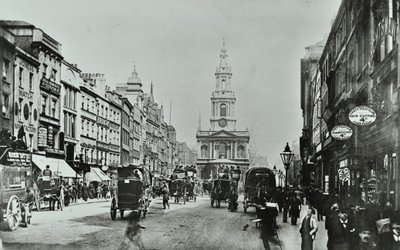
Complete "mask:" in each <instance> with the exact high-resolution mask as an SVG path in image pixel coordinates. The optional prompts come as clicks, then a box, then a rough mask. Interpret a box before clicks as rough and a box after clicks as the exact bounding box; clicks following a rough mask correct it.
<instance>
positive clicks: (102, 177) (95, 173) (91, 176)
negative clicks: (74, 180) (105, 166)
mask: <svg viewBox="0 0 400 250" xmlns="http://www.w3.org/2000/svg"><path fill="white" fill-rule="evenodd" d="M109 180H111V179H110V177H108V176H107V175H106V174H105V173H103V171H101V170H100V169H99V168H94V167H90V172H87V173H86V174H85V181H86V182H91V181H97V182H102V181H109Z"/></svg>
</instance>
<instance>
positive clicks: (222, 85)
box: [221, 79, 226, 89]
mask: <svg viewBox="0 0 400 250" xmlns="http://www.w3.org/2000/svg"><path fill="white" fill-rule="evenodd" d="M221 88H222V89H225V88H226V82H225V79H222V81H221Z"/></svg>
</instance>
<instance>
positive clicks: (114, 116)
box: [81, 95, 120, 123]
mask: <svg viewBox="0 0 400 250" xmlns="http://www.w3.org/2000/svg"><path fill="white" fill-rule="evenodd" d="M81 108H82V109H83V110H86V111H89V112H92V113H94V114H97V115H98V116H101V117H103V118H105V119H107V120H110V121H113V122H115V123H119V122H120V119H119V115H120V114H119V112H118V111H115V110H111V109H110V110H108V107H105V106H104V105H99V104H97V103H96V102H95V100H90V98H88V97H87V98H85V96H84V95H82V106H81Z"/></svg>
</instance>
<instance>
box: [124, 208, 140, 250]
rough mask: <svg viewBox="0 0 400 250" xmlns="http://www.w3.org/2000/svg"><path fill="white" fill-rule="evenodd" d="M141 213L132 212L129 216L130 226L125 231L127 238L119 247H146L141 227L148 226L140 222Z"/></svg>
mask: <svg viewBox="0 0 400 250" xmlns="http://www.w3.org/2000/svg"><path fill="white" fill-rule="evenodd" d="M139 221H140V214H139V213H137V212H132V213H131V214H130V215H129V216H128V227H127V228H126V232H125V237H126V238H125V240H124V241H122V243H121V246H120V247H119V248H118V249H139V250H142V249H145V247H144V244H143V241H142V238H141V229H145V228H146V227H144V226H142V225H140V224H139Z"/></svg>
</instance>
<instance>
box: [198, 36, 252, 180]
mask: <svg viewBox="0 0 400 250" xmlns="http://www.w3.org/2000/svg"><path fill="white" fill-rule="evenodd" d="M219 57H220V63H219V66H218V67H217V69H216V72H215V78H216V86H215V90H214V91H213V92H212V94H211V118H210V123H211V124H210V125H211V128H210V129H208V130H203V129H201V127H200V125H199V129H198V131H197V134H196V138H197V145H198V149H197V150H198V152H199V153H198V158H197V162H196V165H197V171H198V172H197V173H198V174H197V176H198V177H200V178H201V179H203V180H204V179H208V178H212V179H215V178H217V175H218V173H217V170H218V167H219V166H223V167H225V166H228V167H229V168H231V166H233V167H234V168H235V169H236V168H237V167H239V168H240V169H241V172H242V175H241V179H243V173H244V172H245V171H246V170H247V169H248V167H249V140H250V133H249V131H248V130H236V116H235V104H236V97H235V92H234V91H233V90H232V88H231V80H232V71H231V67H230V66H229V65H228V62H227V57H228V55H227V50H226V48H225V43H224V44H223V47H222V49H221V54H220V56H219Z"/></svg>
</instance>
